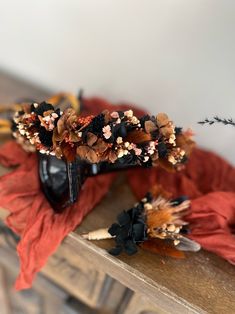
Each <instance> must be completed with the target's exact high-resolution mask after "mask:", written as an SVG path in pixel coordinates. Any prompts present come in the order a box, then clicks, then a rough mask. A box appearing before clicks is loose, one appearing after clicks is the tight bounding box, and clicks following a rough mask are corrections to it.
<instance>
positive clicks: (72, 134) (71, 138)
mask: <svg viewBox="0 0 235 314" xmlns="http://www.w3.org/2000/svg"><path fill="white" fill-rule="evenodd" d="M69 141H70V142H73V143H77V142H80V141H81V138H80V137H79V136H78V135H77V134H76V133H75V132H72V131H70V132H69Z"/></svg>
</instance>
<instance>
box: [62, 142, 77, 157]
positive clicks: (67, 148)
mask: <svg viewBox="0 0 235 314" xmlns="http://www.w3.org/2000/svg"><path fill="white" fill-rule="evenodd" d="M61 151H62V153H63V155H64V157H65V159H66V160H67V161H69V162H72V161H74V160H75V158H76V147H75V146H73V147H72V146H71V145H69V144H67V143H65V142H63V143H62V144H61Z"/></svg>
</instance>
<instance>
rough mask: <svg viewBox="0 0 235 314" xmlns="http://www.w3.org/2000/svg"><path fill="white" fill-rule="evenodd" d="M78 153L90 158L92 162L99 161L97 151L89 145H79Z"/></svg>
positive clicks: (82, 156) (85, 158)
mask: <svg viewBox="0 0 235 314" xmlns="http://www.w3.org/2000/svg"><path fill="white" fill-rule="evenodd" d="M77 155H78V156H79V157H80V158H81V159H84V160H88V161H89V162H91V163H97V162H98V156H97V154H96V152H95V151H94V150H93V149H92V148H90V147H88V146H79V147H78V148H77Z"/></svg>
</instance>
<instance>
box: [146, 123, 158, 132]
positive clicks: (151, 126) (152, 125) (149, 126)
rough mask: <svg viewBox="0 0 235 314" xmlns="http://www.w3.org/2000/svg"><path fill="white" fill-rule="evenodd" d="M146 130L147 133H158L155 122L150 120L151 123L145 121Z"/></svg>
mask: <svg viewBox="0 0 235 314" xmlns="http://www.w3.org/2000/svg"><path fill="white" fill-rule="evenodd" d="M144 128H145V131H146V132H147V133H152V132H154V131H156V129H157V126H156V124H155V123H154V122H153V121H151V120H149V121H145V123H144Z"/></svg>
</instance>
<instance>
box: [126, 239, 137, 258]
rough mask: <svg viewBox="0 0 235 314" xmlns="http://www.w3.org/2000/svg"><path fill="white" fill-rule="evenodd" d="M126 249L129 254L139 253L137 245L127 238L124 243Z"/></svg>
mask: <svg viewBox="0 0 235 314" xmlns="http://www.w3.org/2000/svg"><path fill="white" fill-rule="evenodd" d="M124 250H125V252H126V253H127V254H128V255H133V254H135V253H137V251H138V249H137V245H136V244H135V243H134V242H132V241H131V240H127V241H126V242H125V245H124Z"/></svg>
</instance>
